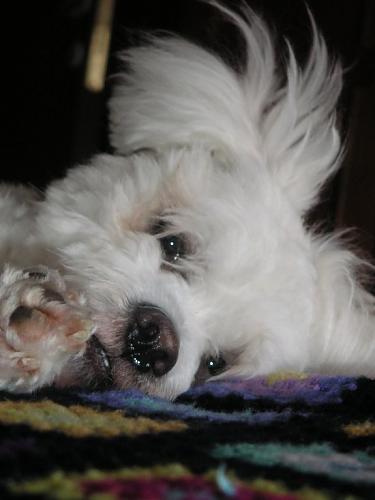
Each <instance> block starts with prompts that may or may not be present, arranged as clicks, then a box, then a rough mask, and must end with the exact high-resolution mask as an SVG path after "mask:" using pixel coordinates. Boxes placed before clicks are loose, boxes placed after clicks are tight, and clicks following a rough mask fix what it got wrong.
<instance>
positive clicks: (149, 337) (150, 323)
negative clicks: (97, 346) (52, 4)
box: [124, 303, 179, 377]
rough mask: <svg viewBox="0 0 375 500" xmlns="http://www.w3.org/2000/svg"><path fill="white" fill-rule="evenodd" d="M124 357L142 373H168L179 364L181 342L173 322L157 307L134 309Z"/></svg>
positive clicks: (144, 304) (144, 305)
mask: <svg viewBox="0 0 375 500" xmlns="http://www.w3.org/2000/svg"><path fill="white" fill-rule="evenodd" d="M125 335H126V350H125V352H124V356H125V357H126V358H127V359H128V360H129V361H130V362H131V363H132V364H133V366H134V367H135V368H136V369H137V371H138V372H140V373H148V372H150V373H151V374H153V375H154V376H155V377H161V376H162V375H165V374H166V373H168V372H169V371H170V370H171V369H172V368H173V366H174V365H175V364H176V361H177V356H178V349H179V341H178V337H177V334H176V330H175V328H174V326H173V323H172V321H171V320H170V319H169V318H168V316H167V315H166V314H165V313H164V312H163V311H162V310H161V309H160V308H158V307H157V306H154V305H152V304H147V303H140V304H136V306H134V308H133V310H132V312H131V315H130V319H129V322H128V324H127V328H126V332H125Z"/></svg>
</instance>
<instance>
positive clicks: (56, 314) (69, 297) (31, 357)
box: [0, 266, 94, 391]
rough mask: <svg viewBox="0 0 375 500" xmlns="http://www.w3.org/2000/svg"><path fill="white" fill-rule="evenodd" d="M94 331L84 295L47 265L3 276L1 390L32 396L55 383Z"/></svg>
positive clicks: (6, 272)
mask: <svg viewBox="0 0 375 500" xmlns="http://www.w3.org/2000/svg"><path fill="white" fill-rule="evenodd" d="M93 331H94V326H93V323H92V322H91V320H90V319H89V314H88V312H87V310H86V308H85V306H84V301H83V298H82V296H81V295H80V294H78V293H75V292H73V291H70V290H68V289H67V287H66V284H65V282H64V280H63V278H62V277H61V275H60V274H59V273H58V272H57V271H55V270H51V269H48V268H46V267H43V266H39V267H36V268H31V269H25V270H15V269H12V268H7V269H5V270H4V272H3V274H2V275H1V277H0V388H2V389H6V390H12V391H32V390H34V389H36V388H38V387H41V386H44V385H47V384H50V383H52V382H53V380H54V378H55V377H56V376H57V375H58V374H59V373H60V372H61V370H62V368H63V367H64V365H65V364H66V363H67V362H68V361H69V360H70V359H71V358H72V357H74V356H79V355H80V354H82V353H83V352H84V350H85V347H86V342H87V340H88V339H89V337H90V336H91V334H92V333H93Z"/></svg>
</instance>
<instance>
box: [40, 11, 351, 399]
mask: <svg viewBox="0 0 375 500" xmlns="http://www.w3.org/2000/svg"><path fill="white" fill-rule="evenodd" d="M228 15H229V16H230V19H231V20H232V21H233V22H235V23H236V24H237V26H238V27H239V29H240V30H241V31H242V33H243V35H244V37H245V40H246V42H247V50H248V65H247V67H246V68H245V69H244V71H243V73H241V74H236V73H235V72H233V71H232V70H231V69H229V68H228V67H226V66H225V64H224V63H223V62H222V61H221V60H220V59H219V58H217V57H215V56H214V55H212V54H210V53H208V52H206V51H205V50H203V49H201V48H199V47H196V46H194V45H192V44H190V43H189V42H186V41H183V40H178V39H173V38H172V39H171V38H167V39H161V40H154V41H153V42H152V43H151V45H149V46H147V47H141V48H136V49H132V50H131V51H129V52H128V53H127V55H126V60H127V63H128V70H127V74H126V77H124V80H123V81H122V83H121V84H120V85H119V87H118V90H117V91H116V93H115V96H114V97H113V99H112V101H111V104H110V106H111V119H112V134H111V135H112V142H113V145H114V147H115V148H116V149H117V152H118V154H117V155H116V156H110V155H102V156H99V157H97V158H96V159H94V161H93V162H92V164H91V165H89V166H81V167H78V168H76V169H74V170H72V171H71V172H70V173H69V174H68V176H67V178H66V179H64V180H63V181H59V182H57V183H55V184H54V185H52V187H51V188H50V189H49V191H48V193H47V199H46V203H45V204H44V209H43V211H42V215H41V218H40V227H41V230H42V231H43V232H44V234H45V235H46V236H45V237H46V239H48V240H49V241H52V243H53V249H54V250H55V251H58V252H59V254H60V255H61V257H62V259H63V263H64V265H65V270H66V272H67V273H68V274H69V273H70V275H71V277H72V280H73V281H74V283H75V285H76V286H78V287H79V288H82V289H83V290H84V291H85V293H86V295H87V297H88V301H89V305H90V307H91V308H92V310H93V311H94V312H95V318H96V322H97V325H98V328H97V332H96V334H95V336H94V337H93V338H92V340H91V341H90V343H89V346H88V349H87V351H86V354H85V355H84V357H83V358H82V359H81V360H78V361H77V363H76V368H75V374H74V376H75V377H76V376H77V377H78V378H79V380H81V381H82V382H83V383H87V382H89V383H92V382H95V383H97V384H98V385H100V384H102V383H107V382H109V383H111V384H114V385H115V386H116V387H137V388H140V389H142V390H145V391H147V392H149V393H152V394H158V395H162V396H166V397H175V396H176V395H177V394H179V393H180V392H182V391H183V390H185V389H187V388H188V387H189V386H190V385H191V384H192V383H194V381H195V380H204V379H207V378H210V377H215V376H216V377H217V376H222V375H223V374H231V375H233V374H234V375H244V374H245V375H250V374H256V373H266V372H269V371H271V370H275V369H288V368H293V369H296V368H306V366H308V363H309V358H308V357H309V348H310V346H309V342H310V340H309V332H310V331H311V325H312V323H313V321H314V316H315V315H316V314H317V313H316V298H315V293H316V280H317V276H316V262H315V261H314V259H315V254H314V249H313V247H314V241H313V238H312V237H311V236H310V235H309V234H308V233H307V232H306V230H305V228H304V224H303V216H304V214H305V213H306V211H307V210H308V209H309V208H310V207H311V205H312V203H313V201H314V200H315V198H316V195H317V192H318V190H319V188H320V186H321V185H322V183H323V182H324V181H325V180H326V178H327V177H328V176H329V175H330V174H331V173H332V172H333V171H334V169H335V166H336V163H335V162H336V159H337V155H338V151H339V141H338V137H337V133H336V130H335V127H334V123H333V112H334V106H335V103H336V99H337V95H338V92H339V90H340V85H341V79H340V69H339V68H338V66H333V67H332V66H330V65H329V63H328V60H327V53H326V49H325V46H324V44H323V43H322V41H321V39H320V37H319V35H318V34H317V33H316V31H315V30H314V38H313V48H312V51H311V55H310V59H309V61H308V63H307V65H306V67H305V69H304V70H303V71H301V70H299V69H297V66H296V63H295V59H294V57H293V54H292V52H290V58H289V64H288V67H287V70H286V72H285V74H284V75H282V76H280V74H279V72H278V70H277V68H276V63H275V56H274V50H273V45H272V42H271V39H270V36H269V34H268V31H267V28H266V27H265V25H264V24H263V23H262V22H261V21H260V20H259V19H258V18H257V17H255V16H254V15H253V14H252V13H249V12H247V13H246V14H245V16H247V18H248V19H247V21H248V22H245V20H244V19H243V18H241V17H237V16H236V15H234V14H233V13H228ZM71 369H72V370H73V372H74V368H71Z"/></svg>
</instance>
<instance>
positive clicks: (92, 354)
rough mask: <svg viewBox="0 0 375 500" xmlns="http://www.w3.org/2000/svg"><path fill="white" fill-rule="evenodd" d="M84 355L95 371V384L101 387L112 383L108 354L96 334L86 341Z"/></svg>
mask: <svg viewBox="0 0 375 500" xmlns="http://www.w3.org/2000/svg"><path fill="white" fill-rule="evenodd" d="M85 357H86V359H87V362H88V363H89V364H90V365H91V367H92V369H93V371H94V373H95V379H96V380H95V382H96V384H95V385H99V386H100V387H103V388H106V387H110V386H111V385H113V371H112V363H111V359H110V356H109V355H108V352H107V351H106V349H105V348H104V346H103V344H102V343H101V342H100V340H99V339H98V337H97V336H96V335H93V336H92V337H91V338H90V340H89V341H88V343H87V348H86V356H85ZM99 381H100V382H99ZM98 382H99V383H98Z"/></svg>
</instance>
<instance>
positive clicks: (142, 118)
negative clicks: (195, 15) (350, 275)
mask: <svg viewBox="0 0 375 500" xmlns="http://www.w3.org/2000/svg"><path fill="white" fill-rule="evenodd" d="M210 3H214V4H215V5H216V7H217V8H219V9H220V10H221V11H222V12H223V13H224V14H225V16H226V18H227V19H228V20H229V22H231V23H232V24H234V25H235V26H236V27H237V28H238V30H239V31H240V32H241V33H242V35H243V38H244V41H245V47H246V54H247V63H246V64H245V66H244V67H243V69H242V71H241V72H239V73H238V72H236V71H235V70H234V69H232V68H231V67H229V66H228V65H226V64H225V63H224V62H223V60H222V59H221V58H220V57H218V56H217V55H215V54H213V53H211V52H208V51H207V50H205V49H203V48H201V47H198V46H196V45H194V44H192V43H190V42H188V41H186V40H182V39H180V38H178V37H164V38H151V40H150V44H148V45H146V46H142V47H136V48H133V49H130V50H129V51H127V52H126V53H125V54H124V55H123V58H124V61H125V63H126V71H125V72H124V74H123V75H122V76H121V79H120V81H119V84H118V85H117V86H116V87H115V89H114V94H113V97H112V99H111V100H110V103H109V108H110V138H111V143H112V146H113V147H114V149H115V150H116V151H117V152H118V153H120V154H128V153H131V152H132V151H134V150H136V149H140V148H150V149H156V150H158V149H159V150H160V149H163V148H165V147H178V146H181V145H182V146H186V145H191V144H194V143H198V144H207V145H208V148H209V149H211V150H213V151H217V152H219V153H223V157H225V158H228V159H229V163H231V157H233V158H234V157H235V155H236V153H240V154H241V156H243V153H245V155H246V156H247V158H248V163H249V166H250V168H267V169H268V170H269V172H270V174H271V176H272V177H274V178H275V180H276V182H277V183H279V184H280V185H281V186H282V188H283V189H284V190H285V191H286V192H287V195H288V196H289V198H290V199H291V201H292V203H293V204H294V205H295V206H296V208H297V209H298V210H299V211H300V212H301V213H303V212H305V211H307V210H308V209H309V208H311V206H312V204H313V203H314V201H315V200H316V197H317V194H318V192H319V189H320V187H321V186H322V184H323V183H324V182H325V181H326V179H327V178H328V177H329V176H330V175H331V174H332V173H333V172H334V171H335V169H336V166H337V165H338V156H339V152H340V140H339V136H338V133H337V131H336V128H335V107H336V103H337V99H338V95H339V93H340V91H341V68H340V66H339V64H331V62H330V60H329V57H328V53H327V49H326V46H325V44H324V41H323V40H322V38H321V36H320V34H319V33H318V32H317V29H316V27H315V24H314V22H313V21H311V24H312V33H313V42H312V49H311V52H310V57H309V58H308V60H307V63H306V65H305V66H304V69H300V68H299V67H298V65H297V63H296V59H295V57H294V54H293V51H292V50H291V48H290V47H289V61H288V63H287V64H286V71H285V72H284V73H282V72H281V71H280V65H279V64H278V62H277V57H276V50H275V44H274V42H273V40H272V37H271V34H270V31H269V30H268V28H267V26H266V25H265V23H264V22H263V21H262V20H261V19H260V18H259V17H258V16H256V15H255V14H254V13H253V12H252V11H251V10H250V9H248V8H244V10H243V12H242V15H239V14H236V13H234V12H232V11H230V10H228V9H227V8H226V7H224V6H222V5H218V4H216V3H215V2H210Z"/></svg>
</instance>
